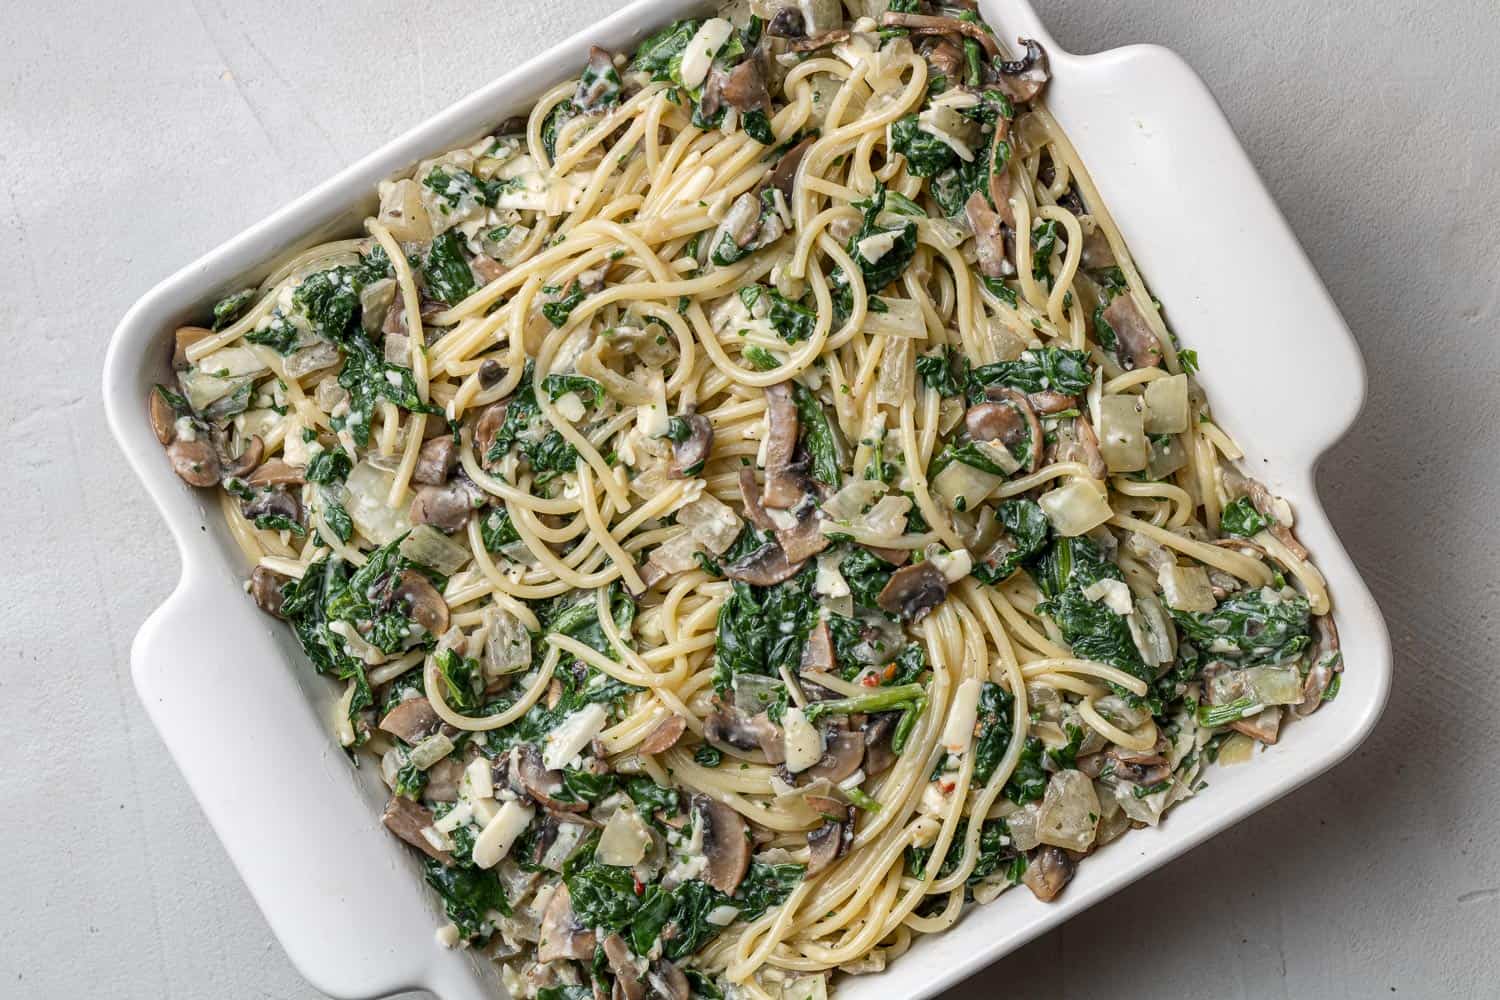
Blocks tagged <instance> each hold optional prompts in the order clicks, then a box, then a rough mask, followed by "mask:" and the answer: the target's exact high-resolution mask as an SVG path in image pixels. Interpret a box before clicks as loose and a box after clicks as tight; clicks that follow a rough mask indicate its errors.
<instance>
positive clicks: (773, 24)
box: [766, 7, 807, 38]
mask: <svg viewBox="0 0 1500 1000" xmlns="http://www.w3.org/2000/svg"><path fill="white" fill-rule="evenodd" d="M766 34H768V35H773V36H775V37H776V38H801V37H802V36H803V35H805V34H807V22H806V21H804V20H803V18H802V12H801V11H800V10H798V9H797V8H796V7H783V8H781V9H780V10H778V11H777V12H776V13H775V14H772V15H771V19H770V20H769V21H768V22H766Z"/></svg>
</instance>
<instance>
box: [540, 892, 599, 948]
mask: <svg viewBox="0 0 1500 1000" xmlns="http://www.w3.org/2000/svg"><path fill="white" fill-rule="evenodd" d="M594 945H595V938H594V932H593V931H592V930H590V929H589V928H587V927H583V926H581V925H580V924H579V923H578V917H577V915H576V914H575V913H574V912H573V897H572V896H570V895H569V894H568V885H567V883H566V882H564V883H562V884H560V885H558V887H557V891H556V892H554V893H553V894H552V899H551V901H550V902H549V903H548V904H547V911H546V913H544V914H543V915H542V928H541V938H540V939H539V940H538V941H537V949H536V958H537V961H538V962H555V961H557V960H558V959H560V958H571V959H574V960H576V961H584V960H588V959H591V958H593V957H594Z"/></svg>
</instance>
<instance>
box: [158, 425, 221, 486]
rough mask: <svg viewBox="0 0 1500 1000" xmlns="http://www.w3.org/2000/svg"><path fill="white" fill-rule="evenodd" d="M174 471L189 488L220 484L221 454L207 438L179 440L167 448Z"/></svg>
mask: <svg viewBox="0 0 1500 1000" xmlns="http://www.w3.org/2000/svg"><path fill="white" fill-rule="evenodd" d="M167 458H169V459H170V460H171V462H172V471H173V472H175V473H177V475H178V477H179V478H181V479H182V481H183V482H185V483H187V484H188V485H189V486H217V485H218V484H219V453H218V452H217V451H215V450H214V446H213V443H212V442H210V441H209V440H208V439H207V438H206V437H202V436H199V437H197V438H194V439H193V440H191V441H189V440H187V439H185V438H178V439H177V440H175V441H173V442H172V443H171V444H169V445H168V446H167Z"/></svg>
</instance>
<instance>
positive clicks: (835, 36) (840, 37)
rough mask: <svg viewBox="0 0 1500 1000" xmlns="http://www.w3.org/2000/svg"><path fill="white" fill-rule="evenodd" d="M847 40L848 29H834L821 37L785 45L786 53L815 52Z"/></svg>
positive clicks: (799, 40) (816, 36) (815, 36)
mask: <svg viewBox="0 0 1500 1000" xmlns="http://www.w3.org/2000/svg"><path fill="white" fill-rule="evenodd" d="M848 40H849V29H848V28H834V29H833V30H832V31H825V32H823V33H822V34H821V35H813V36H812V37H811V38H798V39H796V40H795V41H791V42H788V43H787V46H786V50H787V51H788V52H815V51H817V50H818V49H823V48H827V47H828V46H830V45H838V44H839V43H841V42H847V41H848Z"/></svg>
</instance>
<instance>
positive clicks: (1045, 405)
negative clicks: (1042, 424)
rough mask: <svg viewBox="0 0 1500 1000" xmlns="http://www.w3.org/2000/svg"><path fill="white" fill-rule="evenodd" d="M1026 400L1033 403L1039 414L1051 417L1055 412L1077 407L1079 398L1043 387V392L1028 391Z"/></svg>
mask: <svg viewBox="0 0 1500 1000" xmlns="http://www.w3.org/2000/svg"><path fill="white" fill-rule="evenodd" d="M1026 402H1028V403H1030V404H1031V408H1032V410H1033V411H1035V412H1036V414H1037V416H1041V417H1050V416H1052V415H1053V414H1054V413H1061V412H1063V411H1064V410H1071V409H1073V408H1074V407H1076V406H1077V405H1078V398H1077V397H1076V396H1069V395H1067V394H1066V393H1061V392H1058V391H1057V390H1056V389H1043V390H1042V391H1041V392H1030V393H1027V394H1026Z"/></svg>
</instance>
